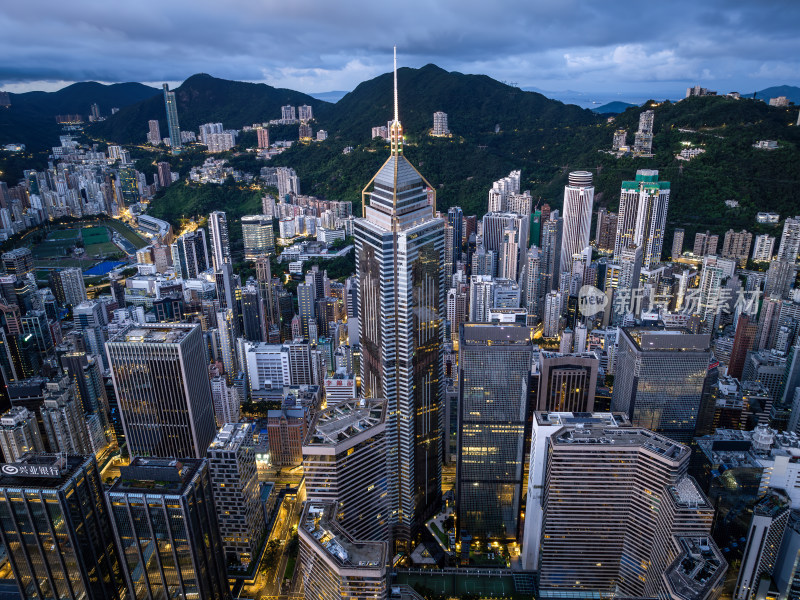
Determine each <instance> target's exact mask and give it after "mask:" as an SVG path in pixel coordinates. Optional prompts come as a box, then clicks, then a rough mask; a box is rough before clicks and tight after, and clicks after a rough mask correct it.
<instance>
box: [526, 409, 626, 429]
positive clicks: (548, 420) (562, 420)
mask: <svg viewBox="0 0 800 600" xmlns="http://www.w3.org/2000/svg"><path fill="white" fill-rule="evenodd" d="M533 414H534V418H535V419H536V424H537V425H539V426H540V427H557V426H559V425H560V426H563V427H576V428H577V427H630V426H631V423H630V421H629V420H628V417H627V415H625V414H624V413H611V412H548V411H537V412H534V413H533Z"/></svg>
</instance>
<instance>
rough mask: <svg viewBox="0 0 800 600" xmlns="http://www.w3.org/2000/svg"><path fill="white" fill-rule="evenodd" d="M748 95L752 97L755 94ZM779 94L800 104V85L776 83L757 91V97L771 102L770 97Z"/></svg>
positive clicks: (775, 96)
mask: <svg viewBox="0 0 800 600" xmlns="http://www.w3.org/2000/svg"><path fill="white" fill-rule="evenodd" d="M748 95H749V96H750V97H752V96H753V94H748ZM778 96H786V97H787V98H788V99H789V102H794V103H795V104H800V87H797V86H796V85H776V86H773V87H768V88H765V89H763V90H761V91H759V92H756V98H758V99H759V100H763V101H764V102H769V99H770V98H777V97H778Z"/></svg>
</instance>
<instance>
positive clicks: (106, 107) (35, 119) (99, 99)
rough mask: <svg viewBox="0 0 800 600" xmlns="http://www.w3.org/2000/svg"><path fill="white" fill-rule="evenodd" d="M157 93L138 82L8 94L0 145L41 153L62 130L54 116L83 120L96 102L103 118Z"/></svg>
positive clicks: (0, 114) (2, 112)
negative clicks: (16, 145)
mask: <svg viewBox="0 0 800 600" xmlns="http://www.w3.org/2000/svg"><path fill="white" fill-rule="evenodd" d="M159 93H160V90H158V89H156V88H153V87H149V86H146V85H142V84H141V83H113V84H110V85H105V84H102V83H97V82H95V81H85V82H80V83H73V84H72V85H69V86H67V87H65V88H63V89H60V90H58V91H56V92H25V93H22V94H13V93H12V94H9V99H10V101H11V106H9V107H6V108H3V109H2V110H0V143H10V142H21V143H23V144H26V145H27V146H28V149H29V150H44V149H46V148H50V147H51V146H54V145H58V135H59V133H60V132H61V127H60V126H59V125H58V124H57V123H56V120H55V117H56V115H65V114H78V115H81V116H82V117H83V118H84V119H86V118H87V117H88V115H89V111H90V107H91V105H92V104H94V103H97V105H98V107H99V108H100V114H101V115H102V116H110V115H111V109H112V108H120V109H122V108H124V107H126V106H129V105H131V104H136V103H138V102H141V101H143V100H146V99H148V98H151V97H153V96H155V95H157V94H159Z"/></svg>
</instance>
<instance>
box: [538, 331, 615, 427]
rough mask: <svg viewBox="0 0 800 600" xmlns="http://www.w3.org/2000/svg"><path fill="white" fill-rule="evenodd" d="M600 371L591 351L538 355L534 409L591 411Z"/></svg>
mask: <svg viewBox="0 0 800 600" xmlns="http://www.w3.org/2000/svg"><path fill="white" fill-rule="evenodd" d="M584 330H585V327H584ZM599 368H600V359H599V358H597V356H596V355H595V354H594V353H591V352H590V353H581V354H578V353H576V354H560V353H557V352H545V351H541V352H539V364H538V370H539V391H538V393H537V395H536V397H537V406H536V410H546V411H555V412H592V411H593V410H594V396H595V388H596V387H597V372H598V369H599Z"/></svg>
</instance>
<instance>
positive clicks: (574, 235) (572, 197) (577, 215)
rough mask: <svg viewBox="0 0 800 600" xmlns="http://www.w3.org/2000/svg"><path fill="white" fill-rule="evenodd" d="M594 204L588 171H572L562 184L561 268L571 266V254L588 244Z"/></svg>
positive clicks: (567, 268)
mask: <svg viewBox="0 0 800 600" xmlns="http://www.w3.org/2000/svg"><path fill="white" fill-rule="evenodd" d="M593 205H594V185H592V174H591V173H590V172H589V171H572V172H571V173H570V174H569V182H568V183H567V185H566V186H564V209H563V215H562V218H563V219H564V229H563V232H562V234H561V269H562V270H563V271H568V270H570V269H571V268H572V256H573V255H575V254H579V253H581V252H583V250H584V248H586V247H587V246H588V245H589V235H590V232H591V226H592V208H593Z"/></svg>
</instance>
